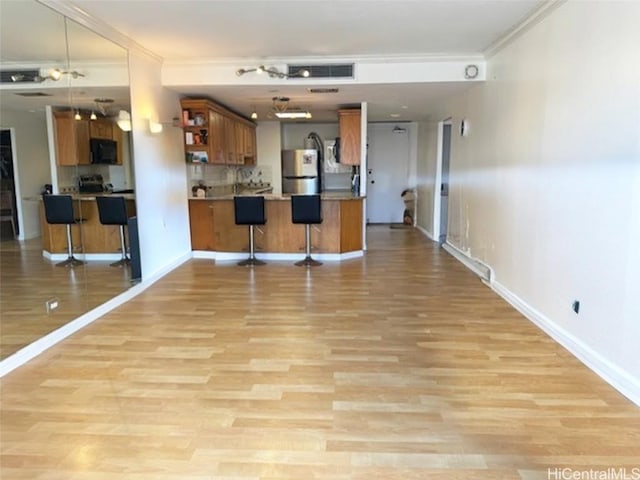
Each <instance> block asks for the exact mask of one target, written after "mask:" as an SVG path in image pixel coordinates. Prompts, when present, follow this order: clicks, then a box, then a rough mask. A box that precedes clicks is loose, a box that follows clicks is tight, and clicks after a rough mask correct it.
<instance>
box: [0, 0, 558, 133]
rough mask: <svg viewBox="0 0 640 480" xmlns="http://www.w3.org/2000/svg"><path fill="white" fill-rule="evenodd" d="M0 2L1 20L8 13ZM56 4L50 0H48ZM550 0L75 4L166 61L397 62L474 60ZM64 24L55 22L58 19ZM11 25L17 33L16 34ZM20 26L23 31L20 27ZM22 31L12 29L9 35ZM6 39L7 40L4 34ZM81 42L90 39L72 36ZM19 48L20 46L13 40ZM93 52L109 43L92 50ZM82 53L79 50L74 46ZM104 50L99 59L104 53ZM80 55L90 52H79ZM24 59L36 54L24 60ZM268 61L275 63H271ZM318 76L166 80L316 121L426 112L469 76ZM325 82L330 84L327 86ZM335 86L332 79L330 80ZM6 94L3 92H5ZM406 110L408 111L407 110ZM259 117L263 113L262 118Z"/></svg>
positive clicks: (189, 90) (14, 55)
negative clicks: (243, 81)
mask: <svg viewBox="0 0 640 480" xmlns="http://www.w3.org/2000/svg"><path fill="white" fill-rule="evenodd" d="M0 1H1V3H2V9H3V12H2V13H3V15H2V16H3V17H4V19H6V18H7V17H8V16H7V15H5V13H7V12H8V10H7V5H9V4H14V3H15V4H18V3H23V2H8V1H7V0H0ZM54 3H55V2H54ZM67 3H70V2H67ZM544 3H546V0H333V1H327V0H288V1H283V0H198V1H194V0H162V1H151V0H76V1H75V2H73V4H75V5H76V6H77V7H79V8H80V9H82V10H84V11H85V12H86V13H87V14H88V15H89V16H91V17H94V18H95V19H97V20H98V21H101V22H104V23H106V24H108V25H110V26H111V27H112V28H114V29H116V30H118V31H119V32H121V33H122V34H125V35H126V36H128V37H130V38H131V39H132V40H134V41H135V42H137V43H138V44H140V45H141V46H143V47H145V48H146V49H147V50H149V51H151V52H153V53H155V54H156V55H158V56H160V57H162V58H163V59H164V60H165V62H166V63H168V64H170V63H173V64H175V63H176V62H194V61H196V62H205V63H206V62H216V63H221V62H225V63H228V64H234V65H237V66H238V67H251V66H257V65H260V64H266V65H269V64H270V62H269V60H270V59H278V60H280V61H282V62H284V63H291V62H294V61H299V60H304V61H306V62H309V63H325V62H326V61H327V59H329V58H330V59H331V61H332V62H335V61H336V60H339V59H345V60H347V59H348V60H351V61H356V62H357V61H358V60H367V59H369V60H371V59H375V60H381V61H383V62H385V61H395V60H398V59H399V58H410V59H422V60H424V59H425V58H427V59H428V58H433V57H443V56H448V57H465V56H467V57H473V56H476V57H478V56H481V55H482V52H483V51H484V50H485V49H486V48H487V47H489V46H490V45H492V44H493V43H494V42H496V41H497V40H499V39H500V38H502V37H503V36H504V35H505V34H507V33H508V32H509V31H511V30H512V29H513V28H515V27H516V26H517V25H519V24H520V23H522V21H524V20H525V19H526V18H527V17H528V16H529V15H530V14H531V13H532V12H533V11H535V10H537V9H538V8H540V7H541V6H542V5H543V4H544ZM54 26H55V28H60V25H59V24H55V25H54ZM5 27H6V28H7V31H8V29H9V27H10V28H11V31H12V32H14V33H12V35H14V36H13V37H12V38H16V36H17V37H24V38H25V39H26V40H29V42H31V40H32V39H34V38H37V37H38V35H39V34H42V35H45V34H46V30H45V29H38V28H35V27H36V26H35V25H30V26H29V27H31V28H30V29H29V35H26V36H24V35H21V34H20V33H19V32H20V31H23V30H24V29H25V28H26V27H21V26H17V25H14V24H12V23H11V22H9V23H8V24H7V22H3V30H5ZM16 28H17V29H18V30H16ZM21 29H22V30H21ZM15 32H18V33H15ZM5 38H6V36H5ZM3 43H4V46H3V61H5V60H7V59H10V60H19V57H20V53H19V51H15V52H14V51H13V50H11V56H10V57H8V56H7V51H8V50H7V48H8V46H9V44H8V43H7V42H3ZM75 43H76V44H79V45H86V46H87V48H88V49H91V44H90V43H89V42H75ZM11 45H13V48H18V50H19V45H20V43H19V42H11ZM94 50H95V52H94V53H95V55H96V56H97V57H98V58H104V56H105V55H106V54H108V51H109V49H108V48H106V47H105V48H97V47H96V48H94ZM76 54H79V52H76ZM100 55H102V57H100ZM83 56H86V53H83ZM29 60H36V59H33V58H30V59H29ZM271 64H272V63H271ZM314 82H316V81H315V80H309V81H308V82H305V84H304V85H303V86H301V85H299V84H297V85H293V84H291V83H290V84H287V82H286V81H283V82H281V84H280V85H277V86H275V87H274V84H273V83H272V82H267V83H266V84H265V85H224V86H220V85H215V82H213V81H212V82H211V83H212V84H211V85H204V86H202V85H199V86H197V87H195V86H190V85H176V86H172V87H171V88H173V89H174V90H176V91H177V92H179V93H181V94H185V95H187V94H188V95H206V96H209V97H211V98H214V99H215V100H217V101H219V102H222V103H224V104H226V105H228V106H229V107H231V108H233V109H235V110H237V111H239V112H240V113H243V114H244V115H247V116H248V115H249V113H250V111H251V108H252V106H254V105H255V106H257V107H258V111H259V113H261V114H262V112H261V110H264V111H266V109H267V107H268V106H269V105H270V103H271V98H272V97H273V96H275V95H278V96H287V97H291V98H292V103H293V100H294V99H295V100H297V101H298V104H301V105H302V106H308V107H309V108H311V110H312V112H313V113H314V120H312V121H323V120H326V119H335V110H336V109H337V108H338V107H339V106H343V105H347V104H358V103H360V102H362V101H366V102H367V103H368V105H369V120H370V121H393V119H390V117H389V114H390V113H391V112H400V113H401V118H399V120H404V121H409V120H417V119H423V118H428V113H429V112H428V110H429V106H430V105H433V104H434V102H435V101H437V100H441V99H443V98H446V97H448V96H451V95H456V94H459V93H460V92H461V91H463V90H464V89H467V88H469V87H470V86H471V85H473V82H442V83H405V84H403V83H394V84H384V83H383V84H369V85H362V84H360V85H358V84H356V83H354V82H353V81H351V82H345V84H343V85H338V86H339V87H340V93H338V94H335V95H321V96H310V95H309V94H308V92H306V88H309V87H313V86H322V85H321V82H318V83H314ZM325 86H326V85H325ZM333 86H335V85H333ZM5 100H6V96H5ZM403 107H404V108H403ZM261 116H262V115H261Z"/></svg>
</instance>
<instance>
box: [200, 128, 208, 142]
mask: <svg viewBox="0 0 640 480" xmlns="http://www.w3.org/2000/svg"><path fill="white" fill-rule="evenodd" d="M200 138H201V139H202V143H203V144H205V145H206V144H207V131H206V130H205V129H202V130H200Z"/></svg>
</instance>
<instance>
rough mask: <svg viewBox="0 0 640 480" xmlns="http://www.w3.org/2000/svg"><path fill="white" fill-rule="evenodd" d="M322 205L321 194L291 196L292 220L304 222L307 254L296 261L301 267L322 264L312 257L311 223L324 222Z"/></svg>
mask: <svg viewBox="0 0 640 480" xmlns="http://www.w3.org/2000/svg"><path fill="white" fill-rule="evenodd" d="M321 205H322V202H321V200H320V195H292V196H291V221H292V222H293V223H303V224H304V234H305V253H306V256H305V258H304V260H301V261H299V262H296V263H295V264H296V265H297V266H299V267H300V266H303V265H306V266H307V267H314V266H317V265H322V262H319V261H317V260H314V259H313V258H311V225H317V224H320V223H322V209H321Z"/></svg>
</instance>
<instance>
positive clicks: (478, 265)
mask: <svg viewBox="0 0 640 480" xmlns="http://www.w3.org/2000/svg"><path fill="white" fill-rule="evenodd" d="M442 248H444V250H445V251H447V252H448V253H449V254H451V256H452V257H454V258H456V259H457V260H458V261H460V263H462V264H463V265H464V266H465V267H467V268H468V269H469V270H471V271H472V272H473V273H475V274H476V275H478V276H479V277H480V278H481V279H483V280H486V281H491V279H492V278H493V270H492V269H491V267H490V266H489V265H486V264H485V263H482V262H481V261H480V260H478V259H476V258H472V257H471V256H470V255H469V254H468V253H466V252H463V251H462V250H460V249H459V248H458V247H456V246H455V245H453V244H452V243H449V242H445V243H444V244H443V245H442Z"/></svg>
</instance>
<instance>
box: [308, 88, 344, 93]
mask: <svg viewBox="0 0 640 480" xmlns="http://www.w3.org/2000/svg"><path fill="white" fill-rule="evenodd" d="M307 91H308V92H309V93H338V91H339V90H338V89H337V88H307Z"/></svg>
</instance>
